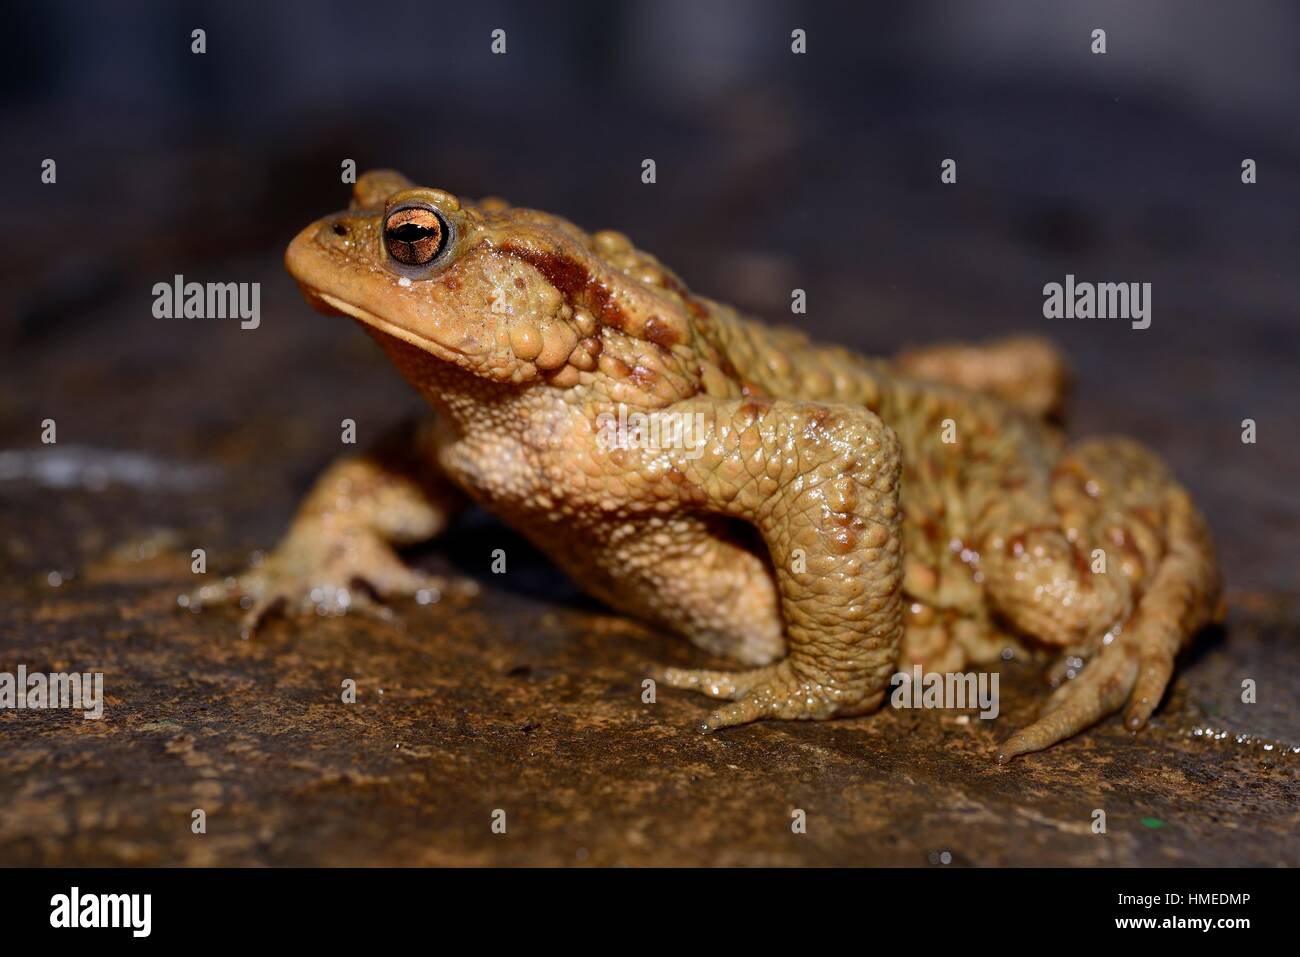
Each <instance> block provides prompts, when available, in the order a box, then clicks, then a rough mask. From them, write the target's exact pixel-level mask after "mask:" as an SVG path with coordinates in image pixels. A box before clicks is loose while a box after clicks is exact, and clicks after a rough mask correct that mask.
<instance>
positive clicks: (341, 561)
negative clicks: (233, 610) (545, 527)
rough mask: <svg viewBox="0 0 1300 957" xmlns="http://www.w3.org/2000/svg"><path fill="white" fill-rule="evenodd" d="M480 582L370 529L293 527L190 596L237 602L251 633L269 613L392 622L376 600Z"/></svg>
mask: <svg viewBox="0 0 1300 957" xmlns="http://www.w3.org/2000/svg"><path fill="white" fill-rule="evenodd" d="M475 591H477V585H476V584H475V583H474V582H472V581H469V580H464V581H461V580H457V581H452V580H449V579H446V578H442V577H440V576H436V575H429V574H426V573H425V572H422V571H419V570H417V569H414V568H410V567H408V566H407V565H406V564H405V563H404V562H403V561H402V560H401V558H400V557H398V555H397V553H396V552H395V551H394V550H393V548H392V546H391V545H389V544H388V543H387V542H385V541H384V540H383V539H382V538H380V537H379V536H378V535H376V534H374V533H373V532H371V531H369V530H367V529H364V528H349V529H339V530H334V531H332V532H327V531H326V530H324V529H322V528H317V527H315V526H314V525H302V526H298V527H295V528H294V529H293V530H292V531H291V532H290V533H289V535H288V536H287V537H286V538H285V540H284V541H283V542H281V543H280V545H279V546H278V547H277V548H276V549H275V551H273V552H272V553H271V554H270V555H269V556H267V558H266V559H265V561H263V562H262V564H261V565H259V566H257V567H254V568H251V569H249V570H248V571H246V572H244V573H243V574H242V575H239V576H237V577H236V578H234V579H229V580H227V581H226V582H223V583H218V584H211V585H204V586H202V587H200V588H198V589H196V590H195V591H193V592H191V593H190V595H189V596H188V603H189V605H190V607H192V608H193V607H201V606H202V605H208V604H222V603H226V602H232V601H238V602H239V604H240V607H242V608H244V609H246V611H245V613H244V616H243V619H242V621H241V625H240V634H241V636H242V637H244V638H248V637H251V636H252V635H253V634H254V633H255V632H256V631H257V629H258V627H259V626H260V625H261V624H262V622H263V621H265V620H266V618H268V617H269V616H270V615H272V614H273V613H275V612H277V611H283V613H284V614H286V615H290V616H293V615H298V616H303V615H342V614H347V613H361V614H365V615H369V616H371V617H374V618H379V619H381V620H385V621H387V620H391V619H392V611H391V609H389V608H388V607H386V606H384V605H382V604H380V603H379V601H377V600H376V599H385V598H394V597H399V596H410V595H415V596H420V593H421V592H425V593H427V595H428V596H430V598H431V599H432V600H437V598H438V597H439V596H441V595H443V594H447V593H457V594H462V595H470V594H473V593H474V592H475Z"/></svg>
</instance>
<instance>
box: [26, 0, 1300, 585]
mask: <svg viewBox="0 0 1300 957" xmlns="http://www.w3.org/2000/svg"><path fill="white" fill-rule="evenodd" d="M0 16H2V17H3V22H4V23H5V25H6V29H5V41H4V42H5V44H6V50H5V55H4V56H3V57H0V77H3V82H2V84H0V89H2V90H3V92H2V93H0V97H2V98H0V124H2V125H3V129H4V137H3V146H0V150H2V161H3V168H4V171H5V175H4V177H3V180H2V182H0V190H3V208H4V216H5V222H6V225H7V229H6V232H7V241H6V248H5V255H4V257H3V261H2V262H0V306H2V310H0V362H2V365H0V448H5V449H9V450H18V451H22V450H28V451H35V450H39V449H40V448H41V447H40V445H39V429H40V421H41V420H43V419H45V418H54V419H55V420H56V421H57V422H58V426H59V441H60V445H65V444H66V445H68V446H75V447H79V448H85V449H91V450H101V451H102V450H119V451H132V452H139V453H142V454H144V455H147V456H152V457H154V460H156V461H157V462H167V463H173V464H175V463H183V464H190V465H203V466H209V467H215V468H216V469H217V470H218V474H219V478H218V480H217V483H216V484H215V485H214V486H212V487H211V488H210V490H209V492H208V493H205V494H204V495H202V496H195V495H193V494H182V491H183V490H182V489H181V488H180V486H179V485H176V484H175V483H173V484H172V485H169V484H168V483H167V482H165V481H160V482H159V483H155V485H154V487H153V488H152V489H144V487H143V486H141V485H140V484H139V483H137V484H136V485H135V486H133V485H132V484H131V482H130V481H127V482H125V487H124V488H123V489H121V490H120V495H121V496H127V497H128V499H130V502H133V503H134V505H130V504H126V505H124V504H123V503H122V502H121V501H120V500H114V505H113V507H111V508H105V507H104V506H103V505H102V504H95V502H103V501H104V500H103V498H102V497H101V498H100V499H93V497H87V498H86V499H85V502H84V505H85V508H86V509H87V512H86V521H84V522H76V523H73V524H69V520H68V518H67V515H66V514H64V515H61V514H59V510H58V509H53V510H52V509H49V508H45V507H40V506H39V505H38V503H40V502H44V501H47V500H46V499H44V498H43V497H42V496H43V495H44V494H45V493H44V490H43V489H42V488H41V486H42V483H45V484H49V482H50V481H51V480H50V478H49V476H48V475H45V476H44V477H43V478H42V476H41V475H38V474H36V471H38V470H36V467H35V466H33V465H32V461H31V460H30V459H15V458H13V457H11V458H10V459H9V460H8V463H9V464H8V466H7V469H8V471H7V472H6V471H5V469H0V509H2V510H0V518H3V519H4V521H5V523H6V524H7V525H9V526H10V530H11V532H15V530H18V531H17V532H15V533H14V534H11V535H10V536H8V538H7V541H8V543H9V547H8V552H7V561H8V562H9V563H10V565H11V567H17V568H18V569H20V570H23V571H41V570H43V569H44V568H45V567H47V566H49V565H50V561H48V560H47V559H46V558H39V559H38V558H37V557H35V554H36V550H33V548H32V547H31V544H30V543H31V541H35V540H39V541H43V542H44V543H45V544H44V545H43V546H42V548H41V549H40V550H39V551H40V552H41V553H42V554H43V555H48V553H49V551H50V550H54V551H55V552H58V551H59V550H63V551H64V552H66V555H65V556H64V557H65V558H66V560H67V561H68V562H71V563H75V562H77V561H81V560H84V559H85V558H86V557H87V554H88V553H94V552H95V551H96V549H102V548H105V547H107V546H108V545H110V544H111V543H112V541H114V540H115V539H116V538H118V537H119V536H120V535H122V534H125V533H127V532H129V531H130V530H131V529H132V528H133V527H136V528H138V527H139V526H140V525H142V524H149V523H153V524H159V525H168V526H170V525H178V526H187V527H189V526H193V525H194V524H195V523H200V524H201V523H208V525H209V526H211V525H213V524H214V523H219V524H220V525H221V526H222V527H223V528H228V529H230V530H231V531H230V534H231V536H232V538H231V541H232V542H233V543H237V544H239V545H240V546H244V545H248V546H251V545H254V544H261V545H265V544H269V543H270V540H272V539H273V538H274V536H275V534H276V533H277V532H278V530H279V528H280V527H281V525H282V524H283V522H284V520H285V517H286V514H287V509H288V508H290V507H291V503H292V501H293V499H294V498H295V496H296V495H297V494H298V493H299V492H300V491H301V490H302V488H303V487H304V486H305V485H306V483H307V482H308V480H309V478H310V475H311V474H312V473H313V472H314V471H315V469H316V468H318V467H319V466H320V465H321V464H322V463H324V462H325V461H326V460H328V459H329V458H330V457H331V456H332V455H333V454H334V453H335V452H336V451H337V448H338V443H337V428H338V421H339V419H340V418H342V417H344V416H352V417H355V418H357V419H358V421H359V422H360V423H361V424H362V432H363V435H365V434H369V435H374V434H375V433H376V432H378V431H379V430H381V429H382V428H383V426H384V425H385V424H387V423H388V422H391V421H395V420H396V419H397V418H399V417H400V416H401V414H402V413H403V412H404V411H406V410H409V409H413V408H415V407H416V400H415V399H414V397H413V396H412V395H411V394H410V393H409V392H408V391H407V389H406V388H405V386H404V385H403V384H402V383H401V381H400V380H399V379H398V377H397V376H396V375H395V374H394V373H392V372H390V371H389V370H388V369H387V367H386V364H385V362H384V360H383V359H382V357H381V356H380V355H379V353H378V351H377V350H375V349H374V348H373V347H372V346H371V344H370V343H369V341H368V340H367V339H365V337H364V336H362V335H361V334H360V333H359V332H358V331H357V330H355V329H354V328H352V327H351V325H350V324H349V323H346V322H344V321H342V320H338V319H326V318H323V317H320V316H317V315H316V314H314V313H312V312H310V311H309V310H308V308H307V307H306V306H305V305H304V304H303V303H302V302H301V301H300V300H299V298H298V296H297V294H296V291H295V289H294V288H293V284H292V282H291V281H290V280H289V278H288V277H287V275H286V274H285V273H284V272H283V270H282V268H281V266H280V254H281V251H282V249H283V247H284V245H285V243H286V242H287V241H288V239H289V238H290V237H291V236H292V235H293V233H294V232H295V231H296V230H297V229H299V228H301V227H302V226H303V225H305V224H306V223H307V222H309V221H310V220H311V219H313V218H315V217H317V216H319V215H321V214H323V213H325V212H328V211H330V210H332V209H336V208H339V207H341V206H343V205H344V204H345V203H346V200H347V189H348V188H347V187H346V186H344V185H342V184H341V182H340V179H339V173H340V163H341V162H342V161H343V160H344V159H349V158H350V159H354V160H355V161H356V162H357V164H358V167H359V168H360V169H362V170H364V169H366V168H369V167H373V166H393V167H397V168H400V169H402V170H404V171H405V172H407V173H408V174H409V175H411V176H412V177H413V178H414V179H416V180H417V181H420V182H423V183H426V184H428V185H436V186H441V187H445V188H447V189H449V190H451V191H453V192H457V193H461V194H465V195H469V196H477V195H485V194H496V195H501V196H504V197H506V198H508V199H509V200H511V201H512V202H515V203H519V204H523V205H531V206H536V207H539V208H542V209H547V210H550V211H554V212H558V213H561V214H564V215H566V216H568V217H570V218H571V219H573V220H575V221H577V222H578V223H580V224H582V225H584V226H586V227H588V228H599V227H605V226H612V227H615V228H619V229H621V230H623V231H625V232H627V233H629V234H630V235H631V236H632V237H633V238H634V239H635V240H636V241H637V242H638V243H639V244H640V245H642V246H644V247H646V248H648V249H650V250H651V251H653V252H655V253H656V254H658V255H659V256H660V257H661V258H662V259H664V260H665V261H666V262H667V263H668V264H669V265H671V266H672V267H673V268H674V269H676V270H677V271H678V272H679V273H680V274H681V275H682V276H683V277H684V278H685V279H686V280H687V282H688V283H690V284H691V285H692V286H693V287H695V288H696V289H698V290H700V291H701V292H704V293H705V294H708V295H711V296H714V297H716V298H720V299H724V300H728V301H732V302H734V303H736V304H737V305H739V306H741V307H743V308H745V309H746V310H748V311H750V312H753V313H755V314H758V315H760V316H763V317H765V318H768V319H770V320H776V321H790V320H791V319H793V318H796V317H791V316H790V315H789V295H790V289H791V288H793V287H796V286H798V287H802V288H804V289H806V290H807V291H808V300H809V314H808V315H807V316H805V317H797V318H798V321H800V322H801V323H803V324H804V325H806V327H807V328H808V329H809V330H810V331H811V332H812V333H813V334H814V335H816V336H818V337H821V338H826V339H833V340H836V341H839V342H842V343H844V344H846V345H849V346H852V347H854V348H857V349H860V350H863V351H868V352H879V353H887V352H891V351H893V350H895V349H896V348H898V347H899V346H901V345H903V344H906V343H919V342H927V341H933V340H936V339H940V338H945V337H962V338H970V339H978V338H983V337H988V336H994V335H998V334H1002V333H1005V332H1009V331H1014V330H1022V329H1027V330H1035V331H1038V332H1041V333H1044V334H1046V335H1049V336H1051V337H1052V338H1053V339H1055V340H1056V341H1057V342H1059V343H1060V344H1061V345H1062V346H1063V347H1064V348H1065V349H1066V351H1067V352H1068V354H1069V356H1070V358H1071V361H1072V363H1073V365H1074V367H1075V370H1076V373H1077V381H1076V388H1075V392H1074V395H1073V400H1072V405H1071V408H1070V414H1069V421H1070V422H1071V424H1072V426H1073V427H1074V428H1075V429H1076V430H1077V431H1079V432H1095V431H1100V430H1116V431H1123V432H1127V433H1130V434H1134V435H1137V436H1139V437H1140V438H1142V439H1143V440H1145V441H1147V442H1148V443H1150V444H1151V445H1153V446H1154V447H1155V448H1157V449H1159V450H1160V451H1161V452H1162V453H1163V454H1165V455H1166V456H1167V457H1168V458H1169V459H1170V460H1171V462H1172V463H1173V464H1174V466H1175V468H1176V469H1177V470H1178V471H1179V473H1180V474H1181V475H1182V476H1183V478H1184V479H1185V480H1186V482H1187V483H1188V484H1189V485H1190V486H1191V487H1192V489H1193V490H1194V491H1195V492H1196V493H1197V494H1198V496H1200V497H1201V499H1202V500H1203V501H1204V503H1205V506H1206V509H1207V511H1208V512H1209V515H1210V518H1211V521H1212V522H1213V524H1214V526H1215V528H1216V531H1217V532H1218V534H1219V535H1220V538H1221V539H1222V542H1223V551H1224V556H1225V564H1226V565H1227V567H1228V574H1229V579H1230V581H1231V582H1233V583H1235V584H1237V585H1241V586H1260V587H1283V588H1289V587H1291V586H1293V585H1294V582H1295V561H1294V557H1295V556H1294V549H1293V547H1292V543H1293V542H1294V541H1295V540H1296V537H1297V533H1300V495H1297V492H1296V488H1297V484H1298V483H1300V452H1298V451H1297V448H1296V445H1295V437H1296V436H1297V434H1300V429H1298V428H1297V426H1298V425H1300V412H1297V403H1296V401H1295V399H1296V390H1295V377H1296V369H1297V359H1298V358H1300V344H1298V342H1297V333H1298V332H1300V322H1298V319H1297V302H1298V301H1300V299H1298V296H1297V294H1298V293H1300V275H1298V265H1300V256H1298V255H1297V249H1298V247H1300V217H1297V210H1298V209H1300V203H1298V202H1297V201H1298V200H1300V128H1298V118H1300V7H1297V6H1296V5H1294V4H1292V3H1287V2H1276V3H1251V4H1248V5H1239V4H1238V5H1234V4H1229V3H1210V2H1202V3H1186V2H1172V0H1170V2H1144V3H1141V4H1132V3H1125V2H1118V0H1116V2H1092V3H1052V4H1043V3H1036V2H1012V0H998V2H983V3H957V2H953V3H933V2H929V3H927V2H921V3H909V4H897V5H879V6H878V7H872V6H870V5H852V6H850V5H832V4H810V5H807V6H806V7H804V6H802V5H799V4H793V3H757V4H756V3H741V2H706V3H696V2H689V0H676V2H640V3H595V2H593V3H570V4H549V3H548V4H528V3H515V4H500V3H476V4H436V3H429V2H399V3H345V2H319V3H310V2H302V0H299V2H279V3H252V2H247V3H244V2H239V3H223V4H216V3H213V4H206V3H191V2H172V3H152V4H150V3H132V2H117V3H112V4H84V3H75V2H44V3H40V4H37V3H12V4H6V5H4V6H3V9H2V10H0ZM195 28H202V29H204V30H205V31H206V33H207V52H206V53H205V54H203V55H193V54H192V53H191V52H190V43H191V39H190V32H191V30H193V29H195ZM495 28H502V29H505V30H506V31H507V44H508V46H507V49H508V52H507V54H506V55H504V56H494V55H492V54H491V52H490V50H489V44H490V33H491V31H492V30H493V29H495ZM794 28H802V29H804V30H806V31H807V37H808V53H807V54H806V55H802V56H796V55H793V54H792V53H791V52H790V42H791V41H790V32H791V30H792V29H794ZM1095 28H1102V29H1105V30H1106V34H1107V47H1108V52H1107V53H1106V54H1105V55H1104V56H1099V55H1094V54H1093V53H1092V52H1091V51H1090V46H1091V38H1090V34H1091V31H1092V30H1093V29H1095ZM47 157H49V158H54V159H55V160H56V161H57V163H58V182H57V185H52V186H51V185H42V184H41V182H40V172H41V165H40V164H41V161H42V160H43V159H44V158H47ZM647 157H650V158H653V159H655V161H656V163H657V165H658V182H657V184H655V185H653V186H647V185H643V184H642V183H641V181H640V163H641V161H642V159H644V158H647ZM947 157H952V158H955V159H956V160H957V162H958V183H957V185H955V186H943V185H941V184H940V182H939V164H940V162H941V161H942V160H943V159H944V158H947ZM1247 157H1249V158H1252V159H1254V160H1255V161H1256V162H1257V163H1258V169H1259V172H1258V177H1259V182H1258V184H1256V185H1253V186H1246V185H1243V184H1242V183H1241V180H1240V171H1241V161H1242V160H1243V159H1244V158H1247ZM1067 272H1069V273H1074V274H1075V275H1076V276H1078V277H1079V278H1080V279H1090V280H1095V281H1137V282H1151V283H1152V284H1153V325H1152V327H1151V328H1150V329H1148V330H1146V331H1142V332H1138V331H1134V330H1132V329H1130V328H1129V325H1128V323H1127V322H1124V321H1120V320H1105V321H1103V320H1054V321H1049V320H1045V319H1044V318H1043V316H1042V312H1041V309H1042V291H1041V290H1042V286H1043V284H1044V283H1046V282H1050V281H1061V280H1062V279H1063V277H1064V276H1065V274H1066V273H1067ZM175 273H182V274H183V275H185V277H186V278H187V279H193V280H198V281H211V280H219V281H232V280H237V281H259V282H261V283H262V327H261V328H260V329H258V330H256V331H251V332H245V331H241V330H240V329H239V328H238V323H237V322H235V321H230V320H226V321H221V320H170V321H169V320H159V319H155V318H153V316H152V315H151V312H150V309H151V305H152V295H151V292H150V290H151V287H152V285H153V284H154V283H155V282H158V281H163V280H169V279H170V278H171V277H172V276H173V275H174V274H175ZM1244 418H1254V419H1256V420H1257V422H1258V424H1259V426H1258V427H1259V443H1258V444H1257V445H1255V446H1245V445H1242V443H1241V442H1240V423H1241V420H1242V419H1244ZM5 476H7V478H6V477H5ZM65 478H66V477H65ZM65 484H71V485H72V486H73V487H74V491H75V486H76V485H77V484H78V483H77V479H76V476H75V475H74V476H73V477H72V479H70V480H68V481H67V482H65ZM146 484H147V483H146ZM70 494H71V493H70ZM131 496H143V498H131ZM73 498H74V499H75V495H74V496H73ZM69 508H71V505H69ZM91 527H93V528H95V529H98V531H97V532H95V533H93V534H92V533H91V532H88V531H87V529H88V528H91ZM19 539H22V540H23V541H21V542H19V541H18V540H19ZM56 563H57V562H56ZM42 573H43V572H42Z"/></svg>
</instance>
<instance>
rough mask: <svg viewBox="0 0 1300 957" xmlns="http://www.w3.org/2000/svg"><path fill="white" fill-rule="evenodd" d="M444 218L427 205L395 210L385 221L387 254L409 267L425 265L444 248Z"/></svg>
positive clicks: (445, 231) (445, 232) (445, 244)
mask: <svg viewBox="0 0 1300 957" xmlns="http://www.w3.org/2000/svg"><path fill="white" fill-rule="evenodd" d="M450 232H451V230H450V229H448V228H447V221H446V220H445V219H443V218H442V217H441V216H439V215H438V214H437V213H436V212H434V211H433V210H432V209H429V208H428V207H427V206H408V207H406V208H405V209H395V210H393V211H392V212H390V213H389V214H388V218H387V219H386V220H384V246H385V248H387V250H388V255H390V256H392V257H393V258H394V259H396V260H397V261H398V262H399V263H405V264H406V265H408V266H427V265H428V264H429V263H431V262H433V261H434V260H435V259H437V258H438V256H439V255H440V254H441V253H442V251H443V250H444V249H445V248H446V247H447V237H448V234H449V233H450Z"/></svg>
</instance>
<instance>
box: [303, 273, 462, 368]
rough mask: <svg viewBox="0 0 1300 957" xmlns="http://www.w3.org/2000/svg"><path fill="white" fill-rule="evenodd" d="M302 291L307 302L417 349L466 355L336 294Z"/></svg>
mask: <svg viewBox="0 0 1300 957" xmlns="http://www.w3.org/2000/svg"><path fill="white" fill-rule="evenodd" d="M303 292H304V293H305V295H306V297H307V299H308V301H309V302H312V303H313V304H314V303H317V302H319V303H323V304H324V305H326V306H328V307H329V308H330V309H332V310H334V311H335V312H338V313H341V314H343V315H345V316H349V317H351V318H353V319H356V320H357V321H359V322H364V323H365V324H366V325H368V326H371V327H373V328H375V329H378V330H379V331H380V332H382V333H385V334H386V335H390V336H392V337H393V338H394V339H401V340H402V341H403V342H405V343H407V344H409V345H412V346H415V347H416V348H417V349H421V350H423V351H425V352H431V353H434V354H435V355H442V356H443V357H444V358H455V357H456V356H464V355H466V353H464V352H462V351H461V350H460V349H457V348H455V347H454V346H449V345H447V344H446V343H444V342H438V341H437V340H435V339H430V338H429V337H428V336H423V335H420V333H418V332H414V331H413V330H411V329H406V328H404V327H402V326H399V325H397V324H396V323H393V322H389V321H388V320H387V319H382V318H380V317H379V316H377V315H375V314H374V313H373V312H370V311H369V310H367V309H363V308H361V307H360V306H358V305H355V304H353V303H350V302H348V301H346V300H344V299H339V298H338V297H337V296H331V295H330V294H329V293H327V292H322V291H321V290H319V289H313V288H311V287H310V286H304V287H303Z"/></svg>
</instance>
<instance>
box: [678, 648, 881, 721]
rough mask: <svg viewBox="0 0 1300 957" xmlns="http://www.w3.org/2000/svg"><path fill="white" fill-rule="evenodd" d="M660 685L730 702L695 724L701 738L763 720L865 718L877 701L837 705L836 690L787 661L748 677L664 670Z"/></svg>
mask: <svg viewBox="0 0 1300 957" xmlns="http://www.w3.org/2000/svg"><path fill="white" fill-rule="evenodd" d="M660 680H661V681H663V683H664V684H666V685H668V686H670V687H673V688H682V689H685V690H688V691H698V692H700V693H701V694H706V695H708V696H709V697H711V698H730V699H732V703H731V704H729V705H725V706H723V707H721V708H719V709H718V710H716V711H714V712H712V713H711V714H710V715H709V716H708V717H707V718H706V719H705V720H704V721H701V722H700V724H699V729H700V730H701V731H704V732H709V731H717V730H718V729H719V728H729V727H732V726H734V725H738V724H748V723H749V722H751V721H758V720H760V719H762V718H782V719H785V720H787V721H791V720H819V719H822V718H829V717H833V716H844V715H850V714H864V713H867V712H869V711H874V710H875V709H876V707H877V706H878V705H879V703H880V696H879V695H877V696H875V697H874V698H873V699H870V700H868V701H865V702H863V701H858V702H855V703H854V704H853V705H852V706H849V705H847V704H846V702H845V701H841V700H839V699H840V698H841V697H847V696H842V695H840V694H838V693H837V692H836V691H835V689H833V688H830V687H827V686H826V685H823V684H821V683H819V682H817V681H815V680H809V679H803V678H800V677H799V675H798V674H797V673H796V672H795V671H794V669H793V668H792V667H791V665H790V662H789V661H781V662H778V663H777V664H774V665H767V666H765V667H762V668H754V669H751V670H749V671H711V670H708V669H693V668H665V669H663V670H662V671H661V672H660Z"/></svg>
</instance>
